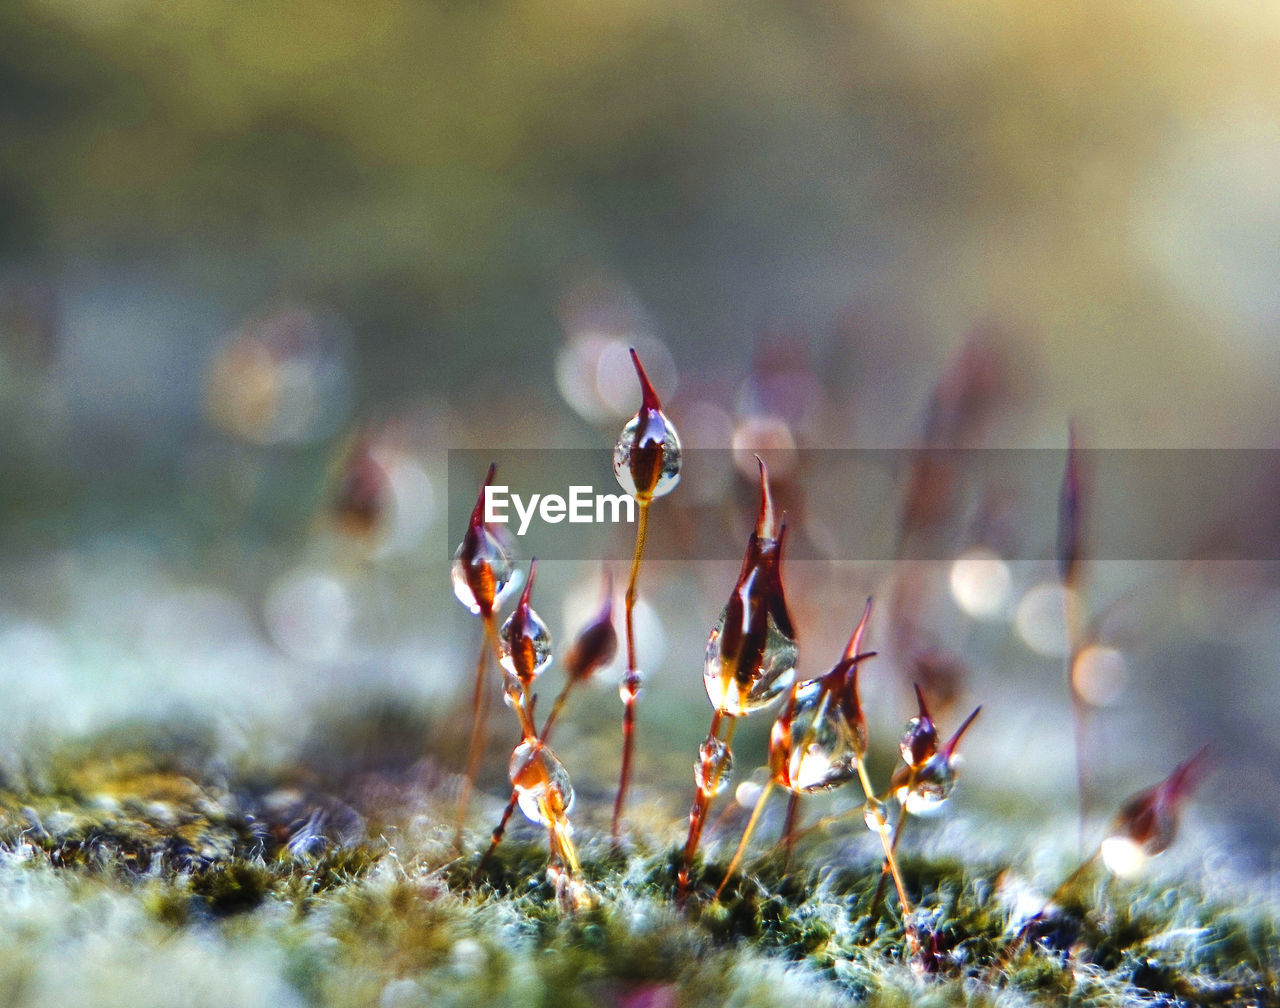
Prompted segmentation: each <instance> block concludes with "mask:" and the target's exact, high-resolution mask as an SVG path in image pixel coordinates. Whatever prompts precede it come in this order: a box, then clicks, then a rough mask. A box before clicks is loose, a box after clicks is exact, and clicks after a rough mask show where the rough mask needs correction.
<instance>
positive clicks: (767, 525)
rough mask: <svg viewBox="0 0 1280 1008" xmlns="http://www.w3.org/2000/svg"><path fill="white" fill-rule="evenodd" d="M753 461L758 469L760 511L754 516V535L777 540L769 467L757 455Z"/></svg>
mask: <svg viewBox="0 0 1280 1008" xmlns="http://www.w3.org/2000/svg"><path fill="white" fill-rule="evenodd" d="M755 459H756V464H757V465H759V467H760V511H759V513H758V514H757V516H756V535H757V536H759V537H760V538H761V539H778V538H780V535H779V534H778V531H777V528H778V519H777V512H776V510H775V509H774V506H773V491H772V490H771V489H770V487H769V467H768V466H766V465H765V464H764V459H762V458H761V457H760V456H759V455H757V456H756V457H755Z"/></svg>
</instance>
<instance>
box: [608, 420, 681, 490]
mask: <svg viewBox="0 0 1280 1008" xmlns="http://www.w3.org/2000/svg"><path fill="white" fill-rule="evenodd" d="M657 417H658V419H660V420H661V421H662V431H661V433H660V435H659V437H660V438H661V441H662V461H661V464H660V465H659V467H658V478H657V481H656V482H655V483H654V486H653V489H652V490H651V491H650V492H649V494H648V496H649V497H661V496H663V495H664V494H668V493H670V492H671V491H672V490H673V489H675V485H676V484H677V483H679V482H680V463H681V451H680V438H679V436H678V435H677V434H676V429H675V428H674V427H673V426H672V425H671V421H670V420H668V419H667V415H666V414H665V413H662V412H659V413H658V414H657ZM650 420H651V418H649V417H646V416H645V413H644V411H643V410H641V411H640V413H638V414H636V416H634V417H633V418H632V419H631V422H630V423H628V424H627V426H626V427H624V428H623V429H622V433H621V434H620V435H619V436H618V443H617V444H615V445H614V446H613V472H614V475H615V476H617V477H618V482H619V483H620V484H621V485H622V489H623V490H625V491H626V492H627V493H629V494H630V495H631V496H632V497H639V496H640V494H638V493H637V487H636V481H635V477H634V476H633V475H632V472H631V466H632V454H633V453H634V452H635V450H636V438H637V437H638V436H639V432H640V430H641V427H642V425H643V426H644V428H645V429H646V437H647V439H648V440H649V441H650V442H652V441H653V440H656V438H655V437H654V433H655V432H654V431H652V429H651V428H652V426H653V425H652V423H651V422H650Z"/></svg>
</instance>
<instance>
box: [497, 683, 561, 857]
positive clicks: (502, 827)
mask: <svg viewBox="0 0 1280 1008" xmlns="http://www.w3.org/2000/svg"><path fill="white" fill-rule="evenodd" d="M573 686H574V680H573V679H570V680H569V681H568V682H566V683H565V685H564V689H562V690H561V691H560V695H559V696H558V697H556V702H555V703H554V704H552V705H551V713H550V714H549V715H547V720H546V721H544V722H543V724H542V733H541V734H540V735H539V736H538V737H539V738H540V739H541V740H542V741H543V742H546V741H547V740H548V739H550V737H551V729H552V728H553V727H554V726H555V723H556V718H558V717H559V716H560V712H561V711H563V710H564V705H565V701H566V700H568V699H569V693H570V692H571V691H572V690H573ZM518 801H519V796H518V795H517V793H516V790H515V788H512V789H511V797H510V798H509V799H508V800H507V807H506V808H505V809H503V810H502V818H501V819H500V820H499V822H498V825H497V826H495V827H494V829H493V833H492V834H491V836H490V837H489V849H488V850H487V851H485V852H484V857H482V858H481V859H480V863H479V864H478V865H476V871H475V876H474V877H475V878H477V879H478V878H480V876H481V875H483V874H484V869H485V866H486V865H487V864H488V863H489V859H490V858H492V857H493V852H494V851H496V850H497V849H498V845H499V844H500V843H502V838H503V837H504V836H506V835H507V823H509V822H510V821H511V817H512V816H513V815H514V814H515V811H516V804H517V803H518Z"/></svg>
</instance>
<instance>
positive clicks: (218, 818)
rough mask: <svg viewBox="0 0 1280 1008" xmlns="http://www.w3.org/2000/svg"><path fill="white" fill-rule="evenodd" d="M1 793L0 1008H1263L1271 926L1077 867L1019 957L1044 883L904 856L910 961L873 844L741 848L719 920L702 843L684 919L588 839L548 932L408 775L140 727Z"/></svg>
mask: <svg viewBox="0 0 1280 1008" xmlns="http://www.w3.org/2000/svg"><path fill="white" fill-rule="evenodd" d="M10 777H11V778H12V779H9V780H6V781H5V782H4V783H5V786H4V788H3V790H2V791H0V853H2V855H3V856H2V859H0V876H2V877H3V885H0V904H3V916H4V919H5V922H6V923H5V926H4V928H3V929H0V1000H2V1001H3V1003H5V1004H7V1005H15V1006H16V1005H26V1004H49V1003H57V1000H65V1001H66V1002H68V1003H72V1002H74V1003H78V1004H130V1005H137V1004H169V1003H172V1004H185V1005H202V1004H209V1005H214V1004H218V1005H224V1006H225V1005H258V1004H263V1005H265V1004H272V1005H281V1004H284V1005H293V1004H299V1005H301V1004H317V1005H380V1006H397V1005H413V1004H432V1005H483V1004H494V1005H555V1006H556V1008H570V1006H576V1005H584V1006H586V1005H618V1006H625V1008H663V1006H686V1005H690V1006H692V1005H742V1006H747V1005H794V1004H796V1003H797V1002H803V1003H805V1004H806V1005H812V1006H823V1005H838V1004H869V1005H897V1004H906V1003H922V1004H935V1003H936V1004H944V1003H945V1004H960V1003H963V1004H988V1003H989V1004H996V1003H1030V1004H1061V1005H1085V1004H1100V1005H1101V1004H1131V1003H1151V1004H1204V1005H1208V1004H1214V1005H1234V1004H1238V1005H1274V1004H1280V992H1278V990H1277V985H1276V970H1277V967H1278V965H1280V953H1278V952H1277V942H1276V927H1275V919H1274V915H1273V912H1272V908H1271V907H1269V906H1268V905H1267V904H1266V903H1265V902H1261V901H1259V902H1257V903H1252V902H1245V903H1241V902H1240V901H1239V900H1238V899H1228V898H1226V897H1215V896H1214V895H1213V894H1212V893H1208V892H1205V891H1202V889H1201V887H1200V886H1199V885H1198V884H1197V883H1196V882H1195V881H1194V880H1191V881H1184V882H1179V884H1177V885H1176V886H1171V885H1169V884H1168V882H1167V880H1166V881H1165V882H1162V883H1155V882H1145V883H1144V882H1136V883H1121V882H1118V881H1116V880H1112V879H1109V878H1107V877H1105V876H1103V875H1102V874H1101V873H1098V874H1093V875H1086V876H1085V877H1083V878H1082V880H1081V883H1080V884H1079V885H1077V886H1075V887H1074V888H1072V889H1071V890H1070V891H1068V892H1067V893H1065V894H1064V895H1063V896H1062V898H1061V899H1060V900H1059V901H1058V903H1057V904H1056V905H1055V906H1054V907H1053V908H1052V909H1051V910H1049V912H1047V913H1046V914H1045V915H1044V918H1043V920H1041V921H1039V922H1038V923H1037V924H1036V926H1035V928H1034V938H1035V940H1034V941H1029V942H1026V943H1025V944H1022V945H1020V946H1015V945H1014V944H1013V943H1011V941H1010V939H1011V936H1012V935H1013V934H1014V933H1015V932H1016V930H1017V926H1018V921H1017V920H1015V912H1014V910H1013V906H1014V903H1015V900H1014V898H1013V896H1012V895H1011V894H1012V893H1014V892H1015V891H1017V890H1018V889H1019V887H1022V888H1023V889H1024V890H1025V889H1026V888H1028V887H1029V888H1031V889H1032V890H1033V891H1037V892H1039V893H1040V896H1039V898H1040V899H1043V898H1044V890H1045V889H1046V888H1047V889H1049V890H1051V889H1052V883H1050V884H1049V885H1048V886H1045V885H1044V884H1043V882H1041V883H1040V885H1039V889H1036V887H1035V886H1031V884H1030V883H1029V881H1028V880H1027V879H1025V878H1021V877H1019V875H1018V874H1017V871H1016V869H1014V868H1011V867H1010V866H1008V865H1004V864H999V863H994V862H992V861H990V860H979V861H975V862H972V863H970V862H962V861H961V860H959V859H957V858H956V857H954V856H939V855H936V854H935V855H926V854H922V853H919V852H918V851H914V852H913V850H911V849H908V850H907V851H906V852H905V854H904V856H903V858H902V868H903V873H904V876H905V880H906V883H907V886H908V889H909V891H911V892H912V893H914V894H915V896H916V899H917V901H918V907H917V910H916V917H915V924H916V926H917V927H918V928H919V929H921V932H922V933H926V934H932V935H933V936H934V937H933V938H932V939H931V940H930V941H929V942H928V947H927V949H926V950H925V951H924V952H917V953H916V954H914V955H913V954H911V951H910V950H909V949H907V948H905V947H904V945H905V939H904V929H903V922H902V920H901V918H900V917H899V916H898V911H897V908H896V905H895V904H894V903H893V901H892V900H890V902H889V905H888V910H887V912H886V913H885V914H884V915H883V916H882V917H881V919H880V920H879V921H878V922H875V923H874V924H873V923H872V920H871V917H870V915H869V908H870V906H871V902H872V898H873V894H874V891H875V889H876V885H877V882H878V879H879V873H880V866H879V862H878V860H877V859H875V858H874V857H873V853H874V850H873V848H872V847H870V846H866V845H858V846H857V848H856V851H857V852H859V853H848V854H846V855H841V856H840V857H839V858H838V859H837V862H836V863H831V862H832V859H831V857H830V852H829V850H828V851H825V852H824V855H823V857H821V859H819V858H817V857H815V856H814V853H815V850H817V849H818V847H819V845H813V844H808V843H802V844H801V845H800V846H799V848H798V850H797V851H796V854H795V856H794V857H793V858H792V860H791V863H790V864H789V865H788V866H784V864H783V862H782V858H781V856H780V855H778V854H772V855H769V854H765V855H763V856H760V857H756V858H755V859H752V860H751V861H750V870H749V872H748V874H747V875H746V876H744V877H743V878H741V879H735V880H734V881H732V882H731V884H730V885H729V886H727V887H726V892H725V895H724V898H723V899H722V901H721V902H720V903H713V902H711V901H710V900H709V899H707V898H706V894H707V893H709V892H710V890H711V889H712V888H713V887H714V886H715V885H718V884H719V882H720V880H721V878H722V874H723V871H724V868H725V861H726V860H727V854H728V853H729V852H728V851H726V850H723V849H722V848H723V845H721V848H717V850H716V856H715V857H713V858H712V859H710V860H709V861H708V862H706V863H699V866H698V873H699V874H698V877H697V880H696V881H697V889H698V891H699V892H700V893H701V894H702V898H695V899H692V900H690V901H689V903H688V905H686V906H685V907H683V908H680V907H678V906H677V905H676V902H675V899H674V888H675V886H674V879H675V862H676V858H677V854H676V851H675V848H674V846H664V845H663V844H662V843H660V842H656V841H655V842H650V841H648V840H646V839H645V838H644V837H643V836H638V835H637V836H635V837H633V839H632V844H631V847H630V849H629V851H628V852H627V853H626V854H613V853H611V852H610V851H609V849H608V847H607V844H605V843H604V842H603V841H594V840H588V841H587V842H586V843H585V844H584V848H583V855H584V872H585V874H586V875H587V878H588V881H589V883H590V885H591V888H592V892H593V894H594V906H593V907H591V908H590V909H588V910H585V911H583V912H580V913H578V914H576V915H573V916H565V915H563V914H562V913H561V912H560V910H559V908H558V905H557V901H556V898H555V894H554V891H553V889H552V886H551V885H550V884H549V883H548V882H547V880H546V877H545V865H546V848H545V843H543V842H542V841H541V838H540V837H539V836H538V834H537V833H535V832H533V831H531V830H523V829H521V830H516V831H514V833H513V835H512V836H510V837H509V838H508V841H507V842H506V843H504V844H503V846H502V847H501V848H500V849H499V852H498V854H497V856H495V857H494V858H492V859H491V860H490V861H489V862H488V863H487V865H486V866H485V869H484V871H483V873H482V874H480V875H478V876H477V872H476V869H477V866H478V864H479V860H480V858H479V854H480V851H481V849H482V847H483V844H484V841H485V835H484V834H483V833H482V832H478V831H477V832H474V833H471V834H469V837H468V844H469V845H470V849H469V850H468V852H467V853H464V854H462V855H458V854H457V853H456V852H455V851H454V850H453V848H452V828H453V827H452V822H451V820H450V815H449V809H450V808H451V798H450V796H449V793H448V792H447V789H446V788H444V787H443V785H442V784H441V783H440V781H438V780H437V781H433V780H432V779H431V775H430V774H429V773H424V772H423V771H422V769H421V766H420V765H419V766H418V768H417V769H416V770H415V771H413V772H405V773H401V774H399V775H394V774H385V773H383V774H380V775H364V776H356V777H354V778H351V779H348V780H347V781H346V782H345V783H342V782H337V781H334V780H324V779H320V778H318V777H317V776H316V774H315V773H314V772H311V773H308V772H303V771H297V770H295V771H290V772H287V773H284V772H277V773H274V774H265V773H262V772H257V773H248V772H231V771H229V770H227V769H226V768H225V767H223V766H221V765H220V763H219V761H218V760H217V759H216V758H214V757H213V756H212V754H211V752H210V751H209V749H208V747H207V744H206V743H205V741H204V740H201V739H199V738H173V737H169V738H166V739H157V738H155V737H149V736H148V735H147V734H146V732H145V731H143V732H139V731H136V730H135V731H125V732H121V733H118V734H114V735H112V736H110V737H99V738H95V739H93V740H91V741H89V742H85V743H83V744H79V745H76V746H68V747H64V748H63V749H61V750H59V751H56V752H54V753H52V754H51V755H49V756H48V758H47V759H44V758H42V760H41V762H40V765H39V766H38V767H28V768H27V769H26V770H25V771H23V772H22V773H21V774H14V773H12V772H11V773H10ZM19 777H21V778H22V779H18V778H19ZM375 809H376V811H375ZM488 811H489V810H488V809H481V810H478V811H477V816H480V815H488ZM479 823H480V820H479V819H477V823H476V825H477V826H478V825H479ZM730 846H731V845H730ZM907 846H908V848H910V847H911V845H907ZM852 850H853V848H852V847H851V851H852ZM1025 916H1026V912H1025V910H1024V912H1023V918H1024V919H1025Z"/></svg>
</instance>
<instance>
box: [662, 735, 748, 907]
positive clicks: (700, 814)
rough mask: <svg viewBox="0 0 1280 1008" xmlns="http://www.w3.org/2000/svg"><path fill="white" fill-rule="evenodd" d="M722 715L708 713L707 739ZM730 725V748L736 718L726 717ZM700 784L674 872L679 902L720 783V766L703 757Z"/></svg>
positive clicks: (686, 890) (727, 738)
mask: <svg viewBox="0 0 1280 1008" xmlns="http://www.w3.org/2000/svg"><path fill="white" fill-rule="evenodd" d="M724 720H725V718H724V715H723V714H722V713H721V712H720V711H719V710H717V711H716V712H715V713H714V714H713V715H711V728H710V730H709V731H708V732H707V738H708V739H716V738H719V737H720V725H721V724H723V723H724ZM728 721H729V725H728V727H727V728H726V729H725V733H724V739H723V740H722V741H723V742H724V745H725V748H726V749H728V748H729V743H730V742H731V741H732V740H733V730H734V728H735V727H736V726H737V723H738V722H737V719H736V718H732V717H731V718H729V719H728ZM701 777H702V784H701V785H699V787H698V788H697V790H696V791H694V793H693V808H692V809H691V810H690V811H689V836H688V838H687V839H686V840H685V843H684V860H683V861H682V862H681V865H680V872H679V874H678V875H677V876H676V899H677V900H679V901H680V902H681V903H683V902H684V900H685V898H686V897H687V896H688V895H689V872H690V870H691V869H692V868H693V858H694V855H695V854H697V853H698V843H699V841H700V840H701V839H702V828H703V826H704V825H706V821H707V810H708V809H710V808H711V799H712V798H714V797H715V793H716V788H717V786H718V785H719V783H720V768H719V766H716V767H715V768H714V770H713V769H712V768H710V767H708V766H707V765H706V761H705V760H704V761H703V766H702V774H701Z"/></svg>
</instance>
